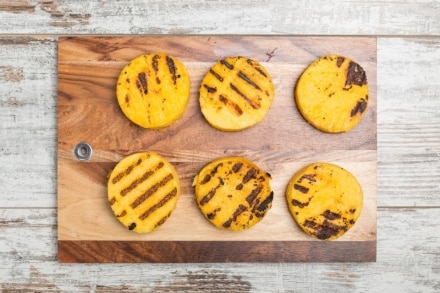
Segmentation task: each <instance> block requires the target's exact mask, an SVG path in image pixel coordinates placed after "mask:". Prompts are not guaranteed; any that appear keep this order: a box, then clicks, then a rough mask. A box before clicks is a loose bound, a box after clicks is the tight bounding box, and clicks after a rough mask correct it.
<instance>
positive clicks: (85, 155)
mask: <svg viewBox="0 0 440 293" xmlns="http://www.w3.org/2000/svg"><path fill="white" fill-rule="evenodd" d="M92 153H93V149H92V146H91V145H90V144H88V143H86V142H79V143H77V144H76V145H75V148H74V150H73V154H74V155H75V158H77V160H79V161H87V160H89V159H90V158H91V157H92Z"/></svg>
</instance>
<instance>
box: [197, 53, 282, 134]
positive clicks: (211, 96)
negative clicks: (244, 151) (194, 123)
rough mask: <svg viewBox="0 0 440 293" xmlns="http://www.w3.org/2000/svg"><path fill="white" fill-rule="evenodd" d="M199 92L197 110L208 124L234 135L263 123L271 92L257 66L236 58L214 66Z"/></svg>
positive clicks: (265, 74) (263, 71)
mask: <svg viewBox="0 0 440 293" xmlns="http://www.w3.org/2000/svg"><path fill="white" fill-rule="evenodd" d="M199 92H200V96H199V103H200V108H201V111H202V113H203V116H204V117H205V119H206V120H207V121H208V123H209V124H210V125H211V126H213V127H215V128H217V129H220V130H223V131H238V130H242V129H245V128H248V127H251V126H253V125H255V124H257V123H259V122H260V121H262V120H263V118H264V117H265V116H266V114H267V113H268V111H269V108H270V106H271V105H272V101H273V99H274V94H275V89H274V86H273V83H272V79H271V77H270V75H269V73H268V72H267V70H266V69H265V68H264V67H263V66H262V65H261V64H259V63H258V62H257V61H254V60H251V59H249V58H246V57H241V56H237V57H228V58H225V59H223V60H221V61H219V62H217V63H216V64H214V65H213V66H212V67H211V68H210V69H209V71H208V72H207V73H206V75H205V76H204V78H203V80H202V83H201V86H200V91H199Z"/></svg>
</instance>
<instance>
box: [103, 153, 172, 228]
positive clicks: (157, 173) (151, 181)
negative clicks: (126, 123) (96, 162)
mask: <svg viewBox="0 0 440 293" xmlns="http://www.w3.org/2000/svg"><path fill="white" fill-rule="evenodd" d="M107 190H108V201H109V202H110V207H111V209H112V211H113V213H114V214H115V216H116V217H117V219H118V220H119V221H120V222H121V223H122V224H123V225H124V226H125V227H127V228H128V229H129V230H132V231H134V232H138V233H147V232H152V231H154V230H156V229H157V228H159V227H160V226H161V225H162V224H164V223H165V221H166V220H167V219H168V218H169V217H170V215H171V212H172V211H173V210H174V208H175V207H176V204H177V200H178V198H179V196H180V183H179V178H178V177H177V173H176V170H175V169H174V167H173V165H171V163H169V162H168V161H167V160H166V159H165V158H163V157H162V156H160V155H159V154H156V153H154V152H141V153H136V154H132V155H130V156H127V157H125V158H124V159H122V160H121V161H120V162H119V163H118V164H117V165H116V166H115V167H114V169H113V170H112V172H111V173H110V176H109V178H108V182H107Z"/></svg>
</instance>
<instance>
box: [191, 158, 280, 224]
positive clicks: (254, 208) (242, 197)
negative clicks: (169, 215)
mask: <svg viewBox="0 0 440 293" xmlns="http://www.w3.org/2000/svg"><path fill="white" fill-rule="evenodd" d="M270 179H271V178H270V175H269V174H268V173H266V172H264V171H263V170H261V169H260V168H259V167H258V166H256V165H255V164H254V163H252V162H251V161H249V160H247V159H245V158H243V157H225V158H220V159H217V160H214V161H212V162H211V163H209V164H207V165H206V166H205V167H203V168H202V170H200V172H199V174H198V175H197V176H196V177H195V179H194V183H193V185H194V187H195V196H196V201H197V204H198V206H199V208H200V210H201V212H202V213H203V215H204V216H205V217H206V218H207V219H208V220H209V221H210V222H211V223H212V224H213V225H215V226H216V227H218V228H221V229H228V230H232V231H241V230H244V229H248V228H250V227H252V226H254V225H255V224H257V223H258V222H260V221H261V220H262V219H263V217H264V216H265V214H266V213H267V212H268V211H269V209H270V208H271V206H272V199H273V193H272V190H271V187H270Z"/></svg>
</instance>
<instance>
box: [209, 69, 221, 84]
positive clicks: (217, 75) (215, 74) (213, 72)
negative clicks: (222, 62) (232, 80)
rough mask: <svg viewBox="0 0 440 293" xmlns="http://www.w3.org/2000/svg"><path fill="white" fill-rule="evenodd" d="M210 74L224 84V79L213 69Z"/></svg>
mask: <svg viewBox="0 0 440 293" xmlns="http://www.w3.org/2000/svg"><path fill="white" fill-rule="evenodd" d="M209 73H211V74H212V75H214V76H215V78H217V79H218V80H219V81H220V82H223V77H222V76H221V75H220V74H218V73H217V72H215V71H214V70H213V69H212V68H211V69H209Z"/></svg>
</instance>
